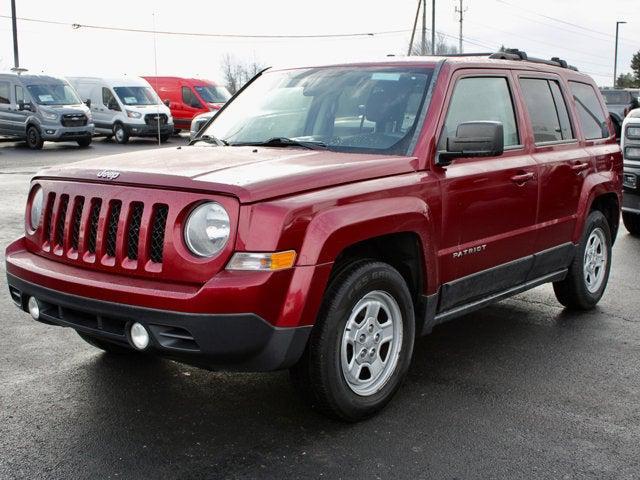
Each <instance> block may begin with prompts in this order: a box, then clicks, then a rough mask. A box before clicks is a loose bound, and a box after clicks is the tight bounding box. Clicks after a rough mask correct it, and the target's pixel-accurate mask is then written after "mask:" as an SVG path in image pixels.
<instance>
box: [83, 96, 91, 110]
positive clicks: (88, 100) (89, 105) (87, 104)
mask: <svg viewBox="0 0 640 480" xmlns="http://www.w3.org/2000/svg"><path fill="white" fill-rule="evenodd" d="M84 104H85V105H86V106H87V108H91V99H90V98H87V99H86V100H85V101H84Z"/></svg>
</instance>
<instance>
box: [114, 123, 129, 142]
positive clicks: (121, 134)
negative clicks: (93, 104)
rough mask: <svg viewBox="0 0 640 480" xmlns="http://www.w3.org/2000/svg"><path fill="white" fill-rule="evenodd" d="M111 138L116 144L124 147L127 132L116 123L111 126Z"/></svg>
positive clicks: (126, 140)
mask: <svg viewBox="0 0 640 480" xmlns="http://www.w3.org/2000/svg"><path fill="white" fill-rule="evenodd" d="M113 138H115V140H116V142H117V143H119V144H120V145H124V144H125V143H127V142H128V141H129V132H127V129H126V128H124V125H122V124H121V123H116V124H114V125H113Z"/></svg>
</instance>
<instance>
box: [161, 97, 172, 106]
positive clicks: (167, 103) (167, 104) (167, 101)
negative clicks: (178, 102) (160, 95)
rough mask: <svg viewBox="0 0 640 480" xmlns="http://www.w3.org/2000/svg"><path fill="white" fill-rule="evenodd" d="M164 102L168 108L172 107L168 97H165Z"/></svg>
mask: <svg viewBox="0 0 640 480" xmlns="http://www.w3.org/2000/svg"><path fill="white" fill-rule="evenodd" d="M162 103H164V104H165V105H166V106H167V107H168V108H171V102H170V101H169V99H168V98H165V99H164V100H163V101H162Z"/></svg>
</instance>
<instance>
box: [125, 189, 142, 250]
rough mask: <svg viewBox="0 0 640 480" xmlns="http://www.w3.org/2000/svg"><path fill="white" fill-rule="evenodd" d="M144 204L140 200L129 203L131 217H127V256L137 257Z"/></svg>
mask: <svg viewBox="0 0 640 480" xmlns="http://www.w3.org/2000/svg"><path fill="white" fill-rule="evenodd" d="M143 210H144V205H143V204H142V203H140V202H133V203H132V204H131V210H130V211H131V218H130V219H129V235H128V238H127V258H129V259H130V260H137V259H138V244H139V243H140V224H141V223H142V212H143Z"/></svg>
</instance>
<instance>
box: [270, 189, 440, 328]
mask: <svg viewBox="0 0 640 480" xmlns="http://www.w3.org/2000/svg"><path fill="white" fill-rule="evenodd" d="M404 232H412V233H415V234H417V235H418V237H419V238H420V242H421V244H422V262H423V271H424V272H425V277H426V278H425V285H426V286H431V287H432V288H434V287H435V285H437V283H436V278H437V264H436V263H435V260H434V259H436V258H437V255H436V251H437V245H436V244H435V242H434V239H435V238H436V237H435V236H434V234H433V221H432V216H431V211H430V210H429V207H428V205H427V204H426V203H425V202H424V201H423V200H422V199H420V198H418V197H394V198H387V199H375V200H368V201H365V202H359V203H354V204H350V205H343V206H338V207H335V208H332V209H330V210H326V211H323V212H321V213H319V214H317V215H316V216H315V217H314V218H313V219H312V220H311V221H310V222H309V225H308V226H307V230H306V234H305V237H304V241H303V244H302V246H301V248H300V254H299V256H298V262H297V265H296V268H295V270H296V271H295V273H294V277H293V279H292V282H291V284H290V286H289V292H288V293H287V298H289V299H290V301H289V302H287V303H286V304H285V305H283V308H282V310H281V312H280V317H279V318H278V321H277V326H279V327H285V326H287V327H289V326H300V325H313V324H314V323H315V319H316V317H317V315H318V310H319V309H320V305H321V303H322V298H323V296H324V292H325V289H326V288H327V284H328V282H329V278H330V274H331V269H332V268H333V263H334V261H335V259H336V257H337V256H338V254H340V252H342V251H343V250H344V249H345V248H347V247H349V246H351V245H353V244H355V243H358V242H361V241H363V240H368V239H371V238H374V237H378V236H382V235H388V234H393V233H404Z"/></svg>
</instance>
